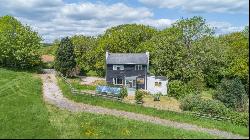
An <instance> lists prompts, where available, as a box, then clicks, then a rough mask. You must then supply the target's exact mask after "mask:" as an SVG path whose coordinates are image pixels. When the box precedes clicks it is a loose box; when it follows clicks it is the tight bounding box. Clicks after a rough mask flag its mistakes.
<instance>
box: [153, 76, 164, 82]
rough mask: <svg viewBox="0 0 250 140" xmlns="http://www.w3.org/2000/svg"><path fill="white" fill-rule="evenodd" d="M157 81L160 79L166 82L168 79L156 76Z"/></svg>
mask: <svg viewBox="0 0 250 140" xmlns="http://www.w3.org/2000/svg"><path fill="white" fill-rule="evenodd" d="M155 79H160V80H163V81H166V80H167V77H165V76H155Z"/></svg>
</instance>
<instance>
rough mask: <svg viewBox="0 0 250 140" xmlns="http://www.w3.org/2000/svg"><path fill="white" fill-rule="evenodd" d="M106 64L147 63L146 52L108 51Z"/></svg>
mask: <svg viewBox="0 0 250 140" xmlns="http://www.w3.org/2000/svg"><path fill="white" fill-rule="evenodd" d="M106 63H107V64H148V57H147V55H146V53H109V55H108V58H107V60H106Z"/></svg>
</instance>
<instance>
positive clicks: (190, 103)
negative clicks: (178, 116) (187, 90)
mask: <svg viewBox="0 0 250 140" xmlns="http://www.w3.org/2000/svg"><path fill="white" fill-rule="evenodd" d="M201 99H202V98H201V95H188V96H186V97H185V98H183V99H182V100H180V101H181V104H180V108H181V109H182V110H184V111H197V108H198V105H200V104H201Z"/></svg>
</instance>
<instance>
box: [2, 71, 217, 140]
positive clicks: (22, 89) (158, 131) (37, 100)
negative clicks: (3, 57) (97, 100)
mask: <svg viewBox="0 0 250 140" xmlns="http://www.w3.org/2000/svg"><path fill="white" fill-rule="evenodd" d="M41 85H42V83H41V80H40V78H39V77H38V76H37V75H35V74H32V73H28V72H16V71H11V70H6V69H3V68H0V100H1V102H0V112H1V113H0V138H1V139H3V138H169V139H170V138H179V139H181V138H190V139H191V138H217V137H214V136H211V135H208V134H206V133H200V132H193V131H186V130H181V129H174V128H170V127H164V126H159V125H155V124H151V123H143V122H139V121H132V120H128V119H124V118H118V117H113V116H107V115H95V114H90V113H72V112H68V111H65V110H61V109H58V108H56V107H54V106H52V105H48V104H45V103H44V102H43V100H42V87H41Z"/></svg>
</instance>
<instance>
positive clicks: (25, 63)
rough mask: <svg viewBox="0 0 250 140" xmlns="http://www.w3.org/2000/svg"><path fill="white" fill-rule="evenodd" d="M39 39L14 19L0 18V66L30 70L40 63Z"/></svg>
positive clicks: (28, 28) (8, 17) (9, 17)
mask: <svg viewBox="0 0 250 140" xmlns="http://www.w3.org/2000/svg"><path fill="white" fill-rule="evenodd" d="M40 42H41V37H40V36H39V35H38V34H37V32H34V31H32V30H31V28H30V27H29V26H24V25H22V24H21V22H19V21H17V20H16V19H15V18H14V17H11V16H3V17H0V65H3V66H8V67H16V68H30V67H33V66H37V65H39V64H40V63H41V58H40V55H39V51H38V50H39V48H40V47H41V43H40Z"/></svg>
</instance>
